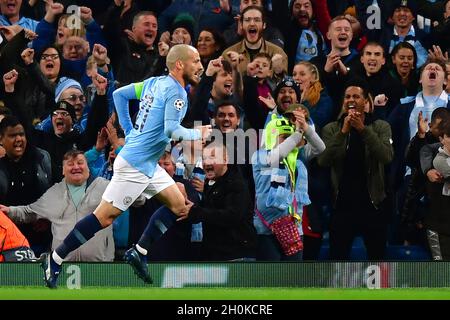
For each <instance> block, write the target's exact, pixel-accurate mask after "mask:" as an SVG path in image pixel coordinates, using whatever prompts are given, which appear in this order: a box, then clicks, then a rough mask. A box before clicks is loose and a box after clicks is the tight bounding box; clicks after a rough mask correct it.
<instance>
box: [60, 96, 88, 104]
mask: <svg viewBox="0 0 450 320" xmlns="http://www.w3.org/2000/svg"><path fill="white" fill-rule="evenodd" d="M62 100H64V101H69V102H71V103H72V104H74V103H75V102H77V100H80V101H81V102H82V103H84V102H86V96H85V95H84V94H80V95H76V94H72V95H70V96H68V97H67V98H64V99H62Z"/></svg>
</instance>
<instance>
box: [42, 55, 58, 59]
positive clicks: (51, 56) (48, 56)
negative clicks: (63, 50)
mask: <svg viewBox="0 0 450 320" xmlns="http://www.w3.org/2000/svg"><path fill="white" fill-rule="evenodd" d="M47 58H50V60H56V59H59V54H57V53H54V54H43V55H42V56H41V60H46V59H47Z"/></svg>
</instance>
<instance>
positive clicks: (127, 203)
mask: <svg viewBox="0 0 450 320" xmlns="http://www.w3.org/2000/svg"><path fill="white" fill-rule="evenodd" d="M131 201H133V198H131V197H130V196H126V197H125V198H123V204H124V205H126V206H129V205H130V204H131Z"/></svg>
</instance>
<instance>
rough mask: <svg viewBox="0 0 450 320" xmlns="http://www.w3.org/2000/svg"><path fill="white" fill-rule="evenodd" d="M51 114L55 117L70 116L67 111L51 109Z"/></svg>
mask: <svg viewBox="0 0 450 320" xmlns="http://www.w3.org/2000/svg"><path fill="white" fill-rule="evenodd" d="M53 115H54V116H55V117H57V116H62V117H64V118H65V117H68V116H70V114H69V113H68V112H67V111H53Z"/></svg>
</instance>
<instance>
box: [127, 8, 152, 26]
mask: <svg viewBox="0 0 450 320" xmlns="http://www.w3.org/2000/svg"><path fill="white" fill-rule="evenodd" d="M143 16H154V17H155V19H156V20H158V16H157V15H156V14H155V13H154V12H153V11H139V12H138V13H136V15H135V16H134V17H133V26H134V25H135V24H136V22H137V21H138V20H139V18H140V17H143Z"/></svg>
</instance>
